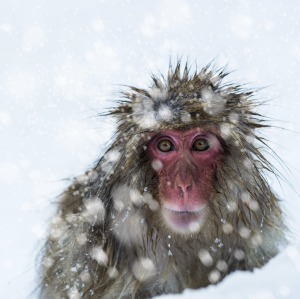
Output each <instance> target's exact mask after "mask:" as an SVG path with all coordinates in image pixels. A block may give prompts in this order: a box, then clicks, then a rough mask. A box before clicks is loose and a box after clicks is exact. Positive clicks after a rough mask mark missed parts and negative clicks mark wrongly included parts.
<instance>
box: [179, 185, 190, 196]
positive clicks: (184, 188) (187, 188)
mask: <svg viewBox="0 0 300 299" xmlns="http://www.w3.org/2000/svg"><path fill="white" fill-rule="evenodd" d="M178 189H179V194H180V196H181V197H183V195H184V194H185V193H188V192H190V191H192V184H189V185H187V186H186V185H184V184H178Z"/></svg>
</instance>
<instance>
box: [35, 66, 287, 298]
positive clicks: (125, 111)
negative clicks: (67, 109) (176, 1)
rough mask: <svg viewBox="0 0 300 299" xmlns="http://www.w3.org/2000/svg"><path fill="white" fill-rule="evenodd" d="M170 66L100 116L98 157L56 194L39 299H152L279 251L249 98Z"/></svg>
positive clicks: (213, 78) (278, 229)
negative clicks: (103, 144)
mask: <svg viewBox="0 0 300 299" xmlns="http://www.w3.org/2000/svg"><path fill="white" fill-rule="evenodd" d="M227 75H228V73H227V72H226V70H225V69H219V70H215V69H214V67H212V66H207V67H204V68H202V69H201V70H196V71H193V72H192V71H191V69H190V67H189V66H188V65H185V66H182V63H181V62H180V61H179V62H177V63H176V65H175V66H170V69H169V72H168V74H167V76H166V77H164V76H158V77H157V76H155V75H153V76H152V79H151V85H150V87H149V88H146V89H142V88H137V87H127V88H126V90H124V91H123V92H122V93H121V95H120V101H119V102H118V104H117V105H115V107H114V108H112V109H111V110H109V113H108V115H109V116H110V117H114V118H115V119H116V123H117V130H116V133H115V135H114V138H113V140H112V141H111V143H110V145H109V146H108V147H107V150H106V152H105V154H104V155H103V157H101V158H100V159H99V161H97V163H96V164H95V165H94V166H93V167H91V169H89V170H88V171H86V173H85V174H83V175H81V176H78V177H76V178H75V179H74V180H73V181H72V183H71V185H70V186H69V188H68V189H67V190H66V191H65V192H64V193H63V195H62V196H61V200H60V201H59V204H58V210H57V214H56V215H55V216H54V218H53V219H52V221H51V225H50V229H49V238H48V241H47V243H46V245H45V248H44V252H43V260H42V282H41V295H40V296H41V297H40V298H43V299H62V298H65V299H78V298H84V299H117V298H126V299H129V298H132V299H133V298H134V299H141V298H143V299H144V298H152V297H154V296H157V295H160V294H168V293H180V292H182V291H183V290H184V289H185V288H201V287H205V286H207V285H210V284H215V283H218V282H219V281H221V280H222V279H223V278H224V277H225V276H226V275H228V274H229V273H231V272H233V271H235V270H252V269H253V268H255V267H261V266H263V265H264V264H265V263H266V262H267V261H268V260H270V258H272V257H273V256H275V255H276V254H277V253H278V251H279V248H280V246H281V245H282V243H285V225H284V221H283V219H282V218H283V217H282V211H281V208H280V206H279V199H278V197H277V196H276V195H275V194H274V192H273V191H272V189H271V187H270V185H269V184H268V182H267V180H266V174H267V172H269V171H271V172H273V171H274V170H273V167H272V165H271V164H270V163H269V162H268V161H267V160H266V158H265V157H264V155H263V154H262V151H261V149H262V148H264V146H265V142H264V140H263V138H261V137H260V135H259V133H258V132H257V130H259V129H260V128H263V127H266V126H267V125H266V124H265V119H264V117H263V116H261V115H260V114H258V113H257V112H256V111H255V110H256V107H257V105H258V104H259V103H258V101H257V100H255V93H256V92H255V91H253V90H245V89H244V88H243V87H242V86H241V85H236V84H233V83H224V77H225V76H227Z"/></svg>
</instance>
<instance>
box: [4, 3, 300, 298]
mask: <svg viewBox="0 0 300 299" xmlns="http://www.w3.org/2000/svg"><path fill="white" fill-rule="evenodd" d="M299 20H300V2H299V1H298V0H294V1H285V0H277V1H272V0H260V1H250V0H249V1H246V0H244V1H230V0H227V1H225V0H218V1H217V0H210V1H202V0H199V1H196V0H194V1H188V0H154V1H138V0H132V1H130V0H109V1H108V0H107V1H105V0H98V1H97V0H87V1H83V0H81V1H80V0H44V1H42V0H26V1H25V0H10V1H4V0H0V192H1V193H0V195H1V210H2V213H1V217H0V237H1V243H0V297H1V298H5V299H22V298H27V297H28V296H29V298H36V294H34V293H33V294H31V292H32V291H34V288H35V287H36V286H37V279H36V278H37V274H36V273H37V268H38V266H37V263H36V257H37V254H38V252H39V250H40V248H41V246H42V244H43V238H44V237H45V232H46V225H47V222H48V220H49V217H50V216H51V215H52V213H53V211H54V207H55V205H54V204H53V202H54V201H55V197H56V196H57V195H58V194H59V193H60V192H61V191H62V190H63V188H64V187H65V186H66V185H67V182H66V181H64V180H63V179H65V178H70V177H72V176H75V175H78V174H80V173H81V172H82V171H84V169H86V168H87V167H88V166H90V165H91V164H92V163H93V162H94V161H95V160H96V159H97V158H98V157H99V155H100V154H101V152H102V151H103V144H104V142H105V141H108V140H109V138H110V134H111V125H112V124H111V123H110V122H109V121H103V120H102V119H99V118H98V117H97V113H99V112H103V111H104V110H103V109H104V108H106V107H109V106H110V105H111V101H112V100H116V99H117V98H118V93H117V92H118V90H119V89H120V86H119V84H128V85H137V86H139V87H145V86H147V85H148V84H149V83H150V79H149V75H150V73H151V72H154V73H158V72H162V73H166V72H167V67H168V64H169V59H170V57H172V58H173V60H176V58H177V57H183V58H184V59H186V58H187V57H188V58H189V61H190V62H191V63H194V62H195V61H197V64H198V66H200V67H201V66H205V65H206V64H207V63H208V62H210V61H211V60H213V59H214V60H215V64H216V65H219V66H223V65H226V64H228V69H229V70H232V71H233V73H232V74H231V75H230V80H232V81H237V82H239V83H245V82H246V83H247V84H248V85H247V86H249V87H259V88H260V87H266V88H265V89H263V90H262V91H261V92H260V97H261V98H262V99H264V100H267V101H268V103H267V105H266V106H264V107H262V108H261V110H260V111H261V112H263V113H266V114H267V115H268V116H269V117H270V120H271V123H272V124H273V125H275V126H277V127H281V128H284V129H278V128H271V129H269V130H268V131H267V132H266V136H267V137H268V139H269V140H270V142H269V144H270V146H271V148H272V149H273V150H275V151H276V152H277V153H278V155H279V156H280V157H281V159H282V161H283V163H281V165H280V161H279V160H278V159H277V160H276V159H273V160H274V163H275V164H276V166H278V168H279V170H280V171H281V173H282V174H283V176H284V177H285V178H286V179H287V181H288V182H289V183H290V185H291V186H292V187H291V186H290V185H289V184H288V183H286V182H285V181H284V180H283V181H282V182H281V184H279V183H278V182H277V180H275V179H274V178H270V182H271V184H272V186H273V187H274V189H275V190H276V192H277V193H278V194H279V196H280V197H281V198H283V199H284V202H283V205H284V208H285V210H286V214H287V219H288V223H289V225H290V227H291V231H292V233H291V241H292V242H293V243H294V242H295V243H296V242H297V241H299V239H300V229H299V228H300V217H299V212H300V198H299V192H300V191H299V186H300V158H299V155H300V151H299V147H300V135H299V134H300V133H299V132H300V130H299V128H300V100H299V87H300V21H299ZM297 191H298V193H297ZM274 271H275V274H276V267H274V269H273V270H272V272H274ZM278 275H281V276H282V275H283V273H279V272H278ZM283 276H284V275H283ZM299 282H300V274H299ZM274 283H276V282H275V280H274ZM299 284H300V283H299ZM252 286H253V287H255V282H254V285H253V284H252ZM258 287H259V286H258ZM299 292H300V290H299ZM283 293H284V292H283ZM201 294H202V293H201ZM284 294H286V292H285V293H284ZM203 298H205V297H204V296H203ZM226 298H227V297H226ZM228 298H231V297H230V296H229V297H228ZM249 298H250V297H249ZM262 298H267V297H262ZM268 298H271V297H268ZM272 298H274V297H272ZM284 298H288V297H284Z"/></svg>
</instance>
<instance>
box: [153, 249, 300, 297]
mask: <svg viewBox="0 0 300 299" xmlns="http://www.w3.org/2000/svg"><path fill="white" fill-rule="evenodd" d="M299 277H300V244H297V245H291V246H289V247H288V248H286V249H285V250H284V251H283V252H282V253H280V254H279V255H278V256H277V257H276V258H274V259H273V260H271V261H270V262H269V263H268V264H267V265H266V266H264V267H263V268H262V269H255V270H254V272H253V273H252V272H242V271H239V272H235V273H233V274H231V275H230V276H227V278H225V279H224V280H223V281H222V282H220V283H219V284H218V285H217V286H209V287H208V288H206V289H202V290H185V291H184V292H183V294H182V295H173V294H172V295H165V296H160V297H155V298H160V299H177V298H180V299H198V298H201V299H215V298H216V299H220V298H222V299H241V298H243V299H287V298H288V299H298V298H299V282H300V279H299Z"/></svg>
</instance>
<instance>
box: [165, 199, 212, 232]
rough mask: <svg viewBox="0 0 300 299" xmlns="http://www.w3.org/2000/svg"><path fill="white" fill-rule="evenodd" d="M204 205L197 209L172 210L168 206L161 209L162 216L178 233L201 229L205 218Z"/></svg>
mask: <svg viewBox="0 0 300 299" xmlns="http://www.w3.org/2000/svg"><path fill="white" fill-rule="evenodd" d="M205 207H206V205H203V206H202V207H201V208H198V209H197V210H192V211H190V210H173V209H169V208H166V207H165V208H164V209H163V216H164V218H165V220H166V222H167V224H168V225H169V227H170V228H171V229H172V230H174V231H176V232H180V233H192V232H197V231H199V230H200V229H201V227H202V224H203V222H204V220H205V212H204V210H205Z"/></svg>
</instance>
